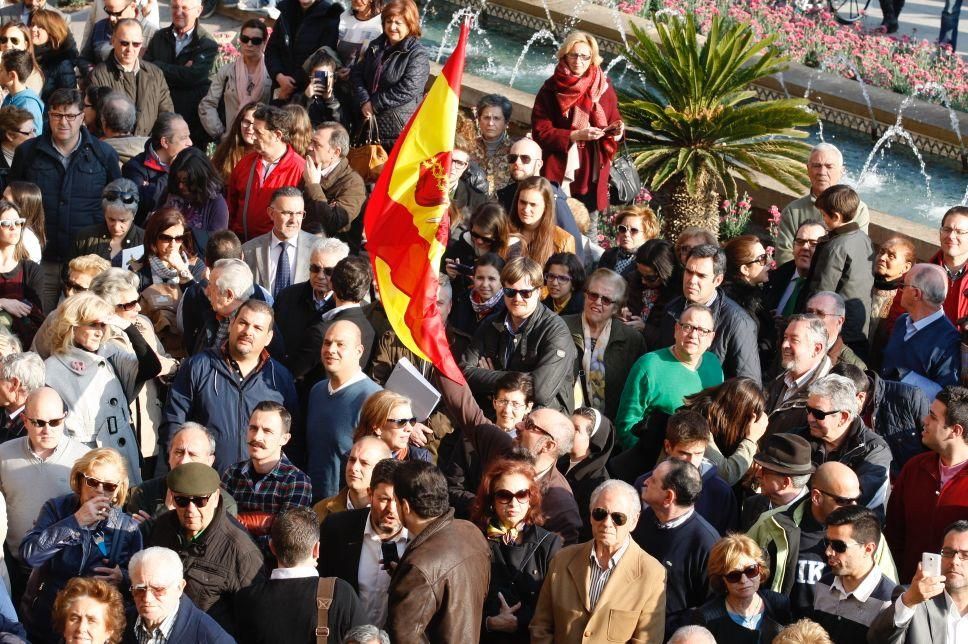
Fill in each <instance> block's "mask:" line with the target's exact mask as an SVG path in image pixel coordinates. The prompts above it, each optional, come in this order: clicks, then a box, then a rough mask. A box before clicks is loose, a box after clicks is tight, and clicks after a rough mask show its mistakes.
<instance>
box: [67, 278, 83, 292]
mask: <svg viewBox="0 0 968 644" xmlns="http://www.w3.org/2000/svg"><path fill="white" fill-rule="evenodd" d="M64 290H65V291H75V292H77V293H83V292H84V291H86V290H87V287H86V286H81V285H80V284H78V283H77V282H72V281H71V280H64Z"/></svg>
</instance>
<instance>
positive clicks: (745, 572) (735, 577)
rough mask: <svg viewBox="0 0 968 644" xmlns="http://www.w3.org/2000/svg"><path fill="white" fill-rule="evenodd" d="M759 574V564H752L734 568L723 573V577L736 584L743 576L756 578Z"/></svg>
mask: <svg viewBox="0 0 968 644" xmlns="http://www.w3.org/2000/svg"><path fill="white" fill-rule="evenodd" d="M759 576H760V566H759V564H753V565H752V566H747V567H746V568H743V569H742V570H734V571H732V572H728V573H726V574H725V575H723V579H725V580H726V581H728V582H729V583H731V584H738V583H739V582H740V581H741V580H742V579H743V577H746V578H747V579H756V578H757V577H759Z"/></svg>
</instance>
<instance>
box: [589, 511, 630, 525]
mask: <svg viewBox="0 0 968 644" xmlns="http://www.w3.org/2000/svg"><path fill="white" fill-rule="evenodd" d="M608 517H612V523H614V524H615V525H617V526H619V527H622V526H623V525H625V524H626V523H628V520H629V517H628V515H627V514H625V513H624V512H609V511H608V510H606V509H605V508H595V509H594V510H592V519H594V520H595V521H604V520H605V519H606V518H608Z"/></svg>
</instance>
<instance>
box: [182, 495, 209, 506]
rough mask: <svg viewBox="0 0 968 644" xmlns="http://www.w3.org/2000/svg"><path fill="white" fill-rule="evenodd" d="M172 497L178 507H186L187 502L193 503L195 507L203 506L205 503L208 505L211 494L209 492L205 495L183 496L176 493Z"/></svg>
mask: <svg viewBox="0 0 968 644" xmlns="http://www.w3.org/2000/svg"><path fill="white" fill-rule="evenodd" d="M172 498H173V499H174V501H175V505H177V506H178V507H180V508H187V507H188V504H189V503H193V504H194V505H195V507H196V508H204V507H205V506H206V505H208V501H209V499H211V498H212V495H211V494H209V495H207V496H184V495H181V494H176V495H174V496H173V497H172Z"/></svg>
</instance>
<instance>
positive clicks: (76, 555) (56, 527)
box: [20, 449, 142, 641]
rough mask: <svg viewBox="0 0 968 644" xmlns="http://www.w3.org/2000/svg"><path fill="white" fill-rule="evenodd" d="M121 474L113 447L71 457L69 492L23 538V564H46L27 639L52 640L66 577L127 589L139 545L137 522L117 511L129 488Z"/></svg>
mask: <svg viewBox="0 0 968 644" xmlns="http://www.w3.org/2000/svg"><path fill="white" fill-rule="evenodd" d="M127 470H128V465H127V463H125V459H124V458H123V457H122V456H121V455H120V454H119V453H118V452H116V451H115V450H113V449H95V450H92V451H90V452H88V453H87V454H85V455H84V456H82V457H81V458H79V459H77V461H76V462H75V463H74V467H72V468H71V477H70V481H71V490H72V491H71V493H70V494H65V495H64V496H59V497H56V498H53V499H50V500H49V501H47V502H46V503H45V504H44V506H43V507H42V508H41V510H40V514H39V515H38V517H37V522H36V523H35V524H34V528H33V530H31V531H30V532H28V533H27V534H26V535H25V536H24V539H23V542H22V543H21V544H20V557H21V559H22V560H23V562H24V563H26V564H27V565H28V566H31V567H33V568H34V569H35V570H36V569H38V568H40V567H41V566H44V565H45V564H46V566H45V573H44V579H43V582H44V583H43V586H42V588H41V590H40V591H39V593H38V595H37V599H36V601H35V602H34V603H33V607H32V609H31V611H30V613H29V614H28V615H27V616H26V617H27V629H28V631H29V632H30V634H31V640H32V641H53V639H52V638H51V637H50V636H51V635H52V633H51V632H50V628H51V620H50V612H51V608H52V607H53V605H54V598H55V596H56V595H57V593H58V591H59V590H60V589H61V588H64V586H66V585H67V582H68V581H69V580H70V579H71V578H72V577H78V576H80V577H93V578H95V579H99V580H101V581H104V582H107V583H110V584H111V585H112V586H115V587H117V588H124V587H126V586H127V585H128V584H127V583H126V582H127V572H126V571H127V568H128V561H129V560H130V559H131V556H132V555H133V554H134V553H136V552H138V551H139V550H141V547H142V542H141V531H140V530H138V524H137V522H136V521H135V520H134V519H133V518H131V516H130V515H128V514H125V513H124V512H123V511H122V510H121V507H122V506H123V505H124V501H125V497H127V495H128V489H129V486H130V482H129V480H128V474H127ZM35 574H37V573H36V572H35Z"/></svg>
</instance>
